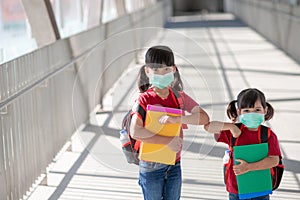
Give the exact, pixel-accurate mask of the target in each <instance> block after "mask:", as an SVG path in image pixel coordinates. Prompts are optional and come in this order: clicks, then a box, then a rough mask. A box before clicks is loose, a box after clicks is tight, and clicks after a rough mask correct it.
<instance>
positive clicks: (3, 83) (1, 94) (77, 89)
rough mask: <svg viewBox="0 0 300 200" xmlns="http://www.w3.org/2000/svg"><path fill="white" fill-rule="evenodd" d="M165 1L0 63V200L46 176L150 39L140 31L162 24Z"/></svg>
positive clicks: (19, 196) (22, 192) (23, 191)
mask: <svg viewBox="0 0 300 200" xmlns="http://www.w3.org/2000/svg"><path fill="white" fill-rule="evenodd" d="M164 3H165V2H159V3H158V4H157V5H152V6H151V7H148V8H147V9H144V10H140V11H137V12H136V13H131V14H129V15H126V16H123V17H121V18H118V19H116V20H113V21H111V22H109V23H107V24H103V25H102V26H99V27H96V28H94V29H92V30H89V31H86V32H83V33H80V34H77V35H75V36H72V37H70V38H66V39H64V40H60V41H57V42H56V43H54V44H52V45H50V46H47V47H44V48H42V49H39V50H36V51H34V52H32V53H29V54H27V55H25V56H22V57H20V58H17V59H14V60H12V61H10V62H8V63H4V64H2V65H0V130H1V132H0V199H22V198H24V195H25V194H26V192H28V191H29V188H30V187H31V186H32V184H34V183H35V182H36V180H37V178H38V177H39V176H40V175H41V174H45V173H46V169H47V166H48V165H49V163H51V161H52V159H53V158H54V157H55V155H56V154H57V153H58V152H59V151H60V149H61V148H62V147H63V146H64V144H65V143H66V142H68V141H69V140H70V138H71V136H72V134H73V133H74V131H75V130H76V129H77V128H78V127H79V125H81V124H82V123H84V122H86V120H87V119H88V117H89V113H90V112H91V111H92V110H93V109H94V108H95V107H96V105H98V104H99V102H101V99H102V96H103V95H104V94H105V93H106V92H107V91H108V89H109V88H110V87H111V86H112V84H113V82H114V81H116V80H117V79H118V77H119V76H120V75H121V73H122V71H123V70H124V69H125V68H127V66H128V64H129V63H130V62H131V61H132V60H133V59H134V58H135V57H136V55H135V53H136V51H134V49H135V50H136V49H139V48H140V47H142V46H143V45H144V44H145V42H146V41H148V40H149V39H150V38H151V37H152V34H153V32H150V34H149V31H148V30H143V29H142V28H141V27H145V26H149V27H155V26H156V27H162V26H163V23H164V9H165V8H164V7H165V5H163V4H164ZM169 6H170V5H169ZM136 27H139V29H134V28H136ZM131 29H133V31H131V32H128V30H131ZM126 31H127V32H128V33H127V34H126ZM121 32H123V33H122V34H119V33H121ZM132 33H134V34H132ZM154 33H155V32H154Z"/></svg>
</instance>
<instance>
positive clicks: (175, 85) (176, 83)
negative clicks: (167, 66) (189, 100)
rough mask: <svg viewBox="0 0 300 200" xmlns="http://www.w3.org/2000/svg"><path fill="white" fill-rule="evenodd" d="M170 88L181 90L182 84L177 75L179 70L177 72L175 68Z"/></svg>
mask: <svg viewBox="0 0 300 200" xmlns="http://www.w3.org/2000/svg"><path fill="white" fill-rule="evenodd" d="M172 88H174V89H175V90H177V91H182V90H183V83H182V80H181V78H180V74H179V70H178V68H177V66H175V73H174V82H173V85H172Z"/></svg>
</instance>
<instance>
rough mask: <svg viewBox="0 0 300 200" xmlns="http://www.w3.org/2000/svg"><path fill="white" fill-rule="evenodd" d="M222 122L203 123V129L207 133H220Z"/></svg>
mask: <svg viewBox="0 0 300 200" xmlns="http://www.w3.org/2000/svg"><path fill="white" fill-rule="evenodd" d="M223 126H224V122H219V121H211V122H209V123H207V124H205V125H204V129H205V130H206V131H207V132H209V133H220V131H221V130H223Z"/></svg>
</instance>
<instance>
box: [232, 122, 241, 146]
mask: <svg viewBox="0 0 300 200" xmlns="http://www.w3.org/2000/svg"><path fill="white" fill-rule="evenodd" d="M234 125H236V126H237V127H238V128H239V129H241V130H242V128H243V126H244V125H243V124H242V123H235V124H234ZM236 143H237V138H234V137H233V136H232V135H231V137H230V144H231V146H230V147H231V148H233V147H234V146H235V145H236Z"/></svg>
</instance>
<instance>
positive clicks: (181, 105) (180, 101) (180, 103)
mask: <svg viewBox="0 0 300 200" xmlns="http://www.w3.org/2000/svg"><path fill="white" fill-rule="evenodd" d="M172 92H173V94H174V95H175V97H176V103H177V105H178V108H180V109H183V110H184V102H183V98H182V96H181V95H180V94H179V92H178V91H177V90H176V89H174V88H172Z"/></svg>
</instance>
